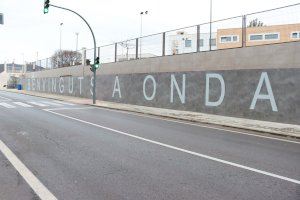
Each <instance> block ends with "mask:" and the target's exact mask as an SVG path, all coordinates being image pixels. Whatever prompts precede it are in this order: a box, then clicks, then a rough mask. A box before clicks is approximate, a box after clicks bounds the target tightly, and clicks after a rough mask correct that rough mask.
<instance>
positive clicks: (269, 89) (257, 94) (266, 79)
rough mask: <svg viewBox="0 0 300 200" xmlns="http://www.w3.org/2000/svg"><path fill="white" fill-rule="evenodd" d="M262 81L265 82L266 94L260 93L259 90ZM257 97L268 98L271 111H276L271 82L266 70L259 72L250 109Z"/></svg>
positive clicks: (253, 106)
mask: <svg viewBox="0 0 300 200" xmlns="http://www.w3.org/2000/svg"><path fill="white" fill-rule="evenodd" d="M264 82H265V84H266V88H267V92H268V94H260V91H261V88H262V86H263V83H264ZM257 99H263V100H269V101H270V102H271V106H272V111H274V112H278V108H277V105H276V102H275V99H274V95H273V91H272V87H271V83H270V80H269V77H268V73H267V72H262V73H261V76H260V79H259V82H258V85H257V88H256V91H255V94H254V97H253V99H252V102H251V105H250V109H251V110H253V109H254V108H255V105H256V102H257Z"/></svg>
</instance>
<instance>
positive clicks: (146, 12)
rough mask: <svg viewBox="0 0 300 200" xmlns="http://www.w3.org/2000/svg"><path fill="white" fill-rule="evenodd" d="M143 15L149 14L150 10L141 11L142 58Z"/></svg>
mask: <svg viewBox="0 0 300 200" xmlns="http://www.w3.org/2000/svg"><path fill="white" fill-rule="evenodd" d="M143 15H148V10H146V11H144V12H141V13H140V16H141V33H140V59H141V58H142V36H143Z"/></svg>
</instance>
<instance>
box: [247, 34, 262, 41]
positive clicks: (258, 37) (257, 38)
mask: <svg viewBox="0 0 300 200" xmlns="http://www.w3.org/2000/svg"><path fill="white" fill-rule="evenodd" d="M250 40H263V35H250Z"/></svg>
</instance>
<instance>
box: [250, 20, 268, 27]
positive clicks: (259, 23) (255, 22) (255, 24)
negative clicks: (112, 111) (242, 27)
mask: <svg viewBox="0 0 300 200" xmlns="http://www.w3.org/2000/svg"><path fill="white" fill-rule="evenodd" d="M261 26H265V25H264V23H263V22H262V21H258V19H257V18H256V19H253V20H251V21H250V22H249V24H248V26H247V27H248V28H249V27H261Z"/></svg>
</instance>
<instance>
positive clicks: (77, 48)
mask: <svg viewBox="0 0 300 200" xmlns="http://www.w3.org/2000/svg"><path fill="white" fill-rule="evenodd" d="M75 34H76V51H78V35H79V33H78V32H77V33H75Z"/></svg>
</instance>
